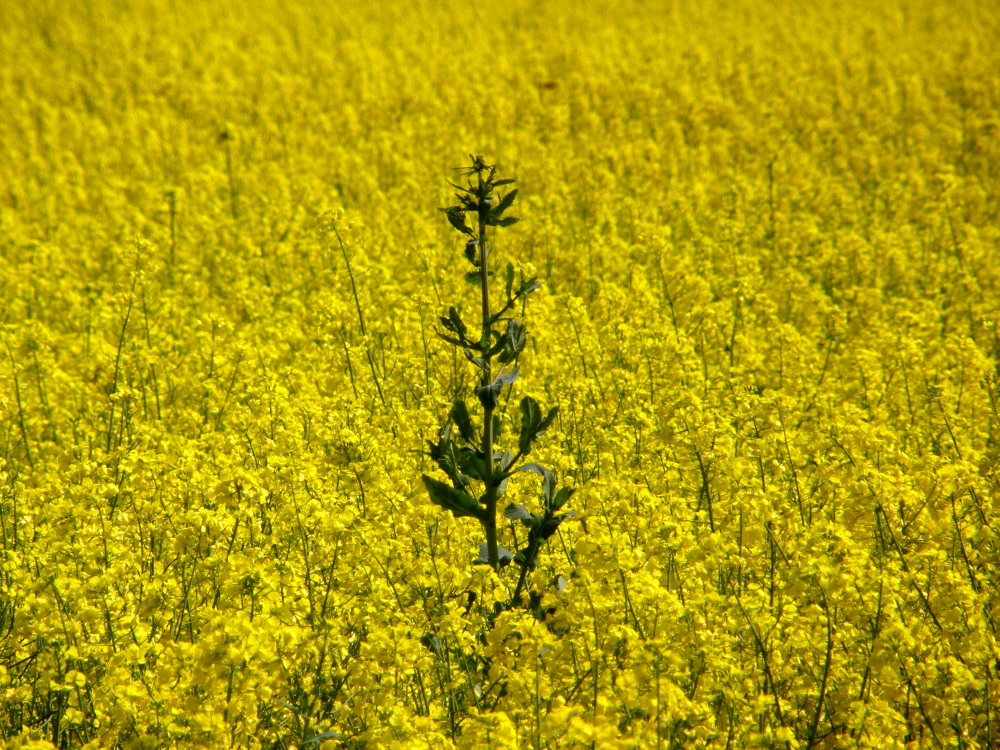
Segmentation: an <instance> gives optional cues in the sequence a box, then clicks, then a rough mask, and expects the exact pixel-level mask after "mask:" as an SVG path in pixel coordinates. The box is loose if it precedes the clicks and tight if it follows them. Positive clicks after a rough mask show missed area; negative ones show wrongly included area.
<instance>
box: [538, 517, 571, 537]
mask: <svg viewBox="0 0 1000 750" xmlns="http://www.w3.org/2000/svg"><path fill="white" fill-rule="evenodd" d="M575 515H576V511H575V510H571V511H568V512H566V513H560V514H559V515H557V516H551V517H548V518H546V519H545V520H544V521H542V526H541V528H540V529H539V530H538V536H540V537H541V538H542V539H548V538H549V537H550V536H552V535H553V534H555V533H556V530H557V529H558V528H559V524H561V523H562V522H563V521H565V520H566V519H567V518H572V517H573V516H575Z"/></svg>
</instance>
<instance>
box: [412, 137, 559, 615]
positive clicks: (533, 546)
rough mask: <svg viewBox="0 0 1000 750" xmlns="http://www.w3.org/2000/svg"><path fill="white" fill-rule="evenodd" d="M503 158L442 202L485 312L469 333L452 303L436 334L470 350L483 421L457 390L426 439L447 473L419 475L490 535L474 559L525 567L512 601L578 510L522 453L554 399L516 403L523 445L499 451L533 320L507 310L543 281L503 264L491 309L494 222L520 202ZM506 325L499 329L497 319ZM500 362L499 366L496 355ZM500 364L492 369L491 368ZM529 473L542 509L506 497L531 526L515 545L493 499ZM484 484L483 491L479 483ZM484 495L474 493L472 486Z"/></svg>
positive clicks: (477, 170) (474, 169)
mask: <svg viewBox="0 0 1000 750" xmlns="http://www.w3.org/2000/svg"><path fill="white" fill-rule="evenodd" d="M496 172H497V165H495V164H494V165H488V164H486V162H485V161H484V160H483V158H482V157H481V156H475V157H472V164H471V166H470V167H469V168H467V169H466V170H465V171H464V172H463V176H465V177H473V176H474V177H475V179H474V180H470V181H469V182H468V184H467V185H466V186H465V187H463V186H461V185H455V184H454V183H452V185H453V187H455V188H457V189H458V191H459V192H458V193H456V197H457V198H458V204H457V205H454V206H449V207H447V208H443V209H441V210H442V211H444V213H445V215H446V216H447V217H448V221H449V222H450V223H451V225H452V227H454V228H455V229H456V230H457V231H459V232H461V233H462V234H463V235H465V237H466V244H465V258H466V260H467V261H468V262H469V263H470V264H471V265H472V269H473V270H471V271H469V272H467V273H466V274H465V278H466V280H467V281H468V282H469V283H471V284H476V285H477V286H478V287H479V291H480V305H481V311H480V321H479V326H478V328H479V331H478V335H476V334H474V333H472V332H471V331H470V329H469V327H468V326H466V324H465V322H464V321H463V320H462V318H461V315H460V314H459V312H458V309H457V308H456V307H455V306H452V307H450V308H449V309H448V314H447V315H446V316H442V317H441V318H440V321H441V326H442V330H440V331H439V332H438V335H439V336H440V337H441V338H442V339H444V340H445V341H446V342H448V343H449V344H451V345H452V346H455V347H458V348H460V349H461V350H462V352H463V354H464V355H465V357H466V359H468V360H469V362H470V363H472V365H473V366H474V367H475V368H476V370H478V387H476V388H475V394H476V397H477V398H478V400H479V403H480V406H481V407H482V417H481V424H480V426H479V428H478V429H477V426H476V425H475V424H474V422H473V418H472V414H471V413H470V412H469V408H468V406H467V405H466V403H465V401H464V400H463V399H461V398H459V399H456V400H455V402H454V404H453V405H452V408H451V412H450V413H449V415H448V417H449V419H448V421H447V422H446V424H445V426H444V428H443V429H442V430H441V434H440V436H439V439H438V441H437V442H436V443H431V444H430V450H429V453H430V456H431V458H432V459H434V461H435V462H436V463H437V465H438V467H439V468H440V469H441V470H442V471H443V472H444V473H445V474H446V475H447V477H448V479H449V480H450V482H442V481H439V480H437V479H434V478H433V477H430V476H428V475H426V474H425V475H424V476H423V480H424V484H425V485H426V486H427V490H428V492H429V493H430V496H431V500H432V501H433V502H434V503H436V504H437V505H440V506H441V507H442V508H444V509H446V510H448V511H450V512H451V513H452V514H453V515H455V516H456V517H458V518H475V519H476V520H477V521H479V524H480V526H481V527H482V529H483V533H484V535H485V537H486V541H485V543H483V544H481V545H480V547H481V551H480V555H479V557H478V558H477V559H476V560H475V562H476V563H478V564H485V565H489V566H490V567H491V568H493V569H494V570H496V571H498V572H499V571H500V570H502V569H503V568H505V567H507V566H508V565H511V564H514V565H516V566H518V567H519V568H520V573H519V575H518V580H517V584H516V587H515V588H514V593H513V596H512V597H511V605H512V606H513V605H516V604H519V603H520V601H521V592H522V590H523V588H524V585H525V581H526V579H527V574H528V573H529V572H530V571H531V570H532V569H534V567H535V565H536V561H537V557H538V554H539V552H540V550H541V548H542V543H543V542H544V541H545V540H546V539H548V538H549V537H550V536H552V535H553V534H554V533H555V532H556V530H557V529H558V527H559V524H560V523H561V522H562V521H563V520H565V519H566V518H568V517H570V516H572V515H573V511H568V512H562V513H560V512H559V511H560V510H561V508H562V507H563V506H564V505H565V504H566V503H567V502H568V501H569V499H570V497H571V496H572V494H573V490H572V489H571V488H568V487H563V488H561V489H560V490H558V491H556V489H555V478H554V476H553V474H552V472H551V471H549V469H547V468H545V467H544V466H541V465H539V464H537V463H523V464H521V465H518V461H520V460H521V459H522V458H524V457H525V456H527V455H528V454H529V453H530V452H531V448H532V445H533V444H534V442H535V441H536V440H537V439H538V438H539V437H540V436H541V435H542V433H544V432H545V430H546V429H547V428H548V427H549V426H550V425H551V424H552V422H553V421H554V420H555V418H556V416H557V414H558V408H556V407H553V408H552V409H550V410H549V412H548V414H546V415H545V416H542V411H541V408H540V407H539V405H538V403H537V402H536V401H535V400H534V399H533V398H531V397H530V396H525V397H524V398H522V399H521V402H520V412H521V425H520V431H519V433H518V437H517V450H516V451H512V450H498V449H497V442H498V439H499V437H500V425H501V423H502V419H501V417H502V414H500V413H498V408H499V397H500V394H501V392H502V391H503V389H504V387H508V388H509V387H510V386H511V385H512V384H513V383H514V382H515V381H516V380H517V376H518V368H517V363H518V361H519V360H520V357H521V354H522V352H523V351H524V348H525V346H526V345H527V329H526V327H525V326H524V325H523V324H522V323H521V322H520V321H519V320H517V319H516V318H513V317H510V316H508V312H510V311H512V310H513V309H514V307H515V303H516V302H517V301H518V300H522V301H525V300H526V298H527V296H528V295H530V294H531V293H532V292H534V291H536V290H537V289H538V288H539V287H541V283H540V282H539V281H538V279H537V278H536V277H533V278H530V279H525V278H524V276H523V275H522V276H521V278H520V281H519V283H518V284H517V286H516V287H515V284H514V277H515V271H514V265H513V264H512V263H507V265H506V268H505V271H504V277H505V282H506V284H505V294H504V296H503V298H502V300H503V304H502V305H500V306H499V309H497V310H494V309H493V307H492V304H491V296H490V294H491V292H490V279H491V277H492V276H493V275H494V274H493V271H492V270H491V268H490V265H491V263H490V261H491V253H492V247H491V245H490V242H489V240H490V237H491V232H490V227H495V228H503V227H509V226H511V225H512V224H515V223H517V222H518V221H519V220H520V219H518V218H516V217H510V216H504V213H505V212H506V211H507V210H508V209H510V208H511V206H513V204H514V199H515V198H516V197H517V190H516V189H512V190H510V192H508V193H506V194H500V193H498V192H497V188H499V187H502V186H505V185H512V184H514V180H512V179H497V175H496ZM470 214H471V215H472V216H474V217H475V218H476V220H477V221H476V222H475V224H477V225H478V231H477V230H474V229H473V228H472V227H471V226H469V224H468V223H467V221H466V218H467V217H468V216H469V215H470ZM500 323H505V324H506V329H505V330H504V331H503V332H502V333H501V332H498V330H497V328H498V326H499V324H500ZM496 363H499V368H495V364H496ZM495 369H496V372H494V370H495ZM520 472H531V473H534V474H537V475H538V476H539V477H541V479H542V497H541V512H540V513H535V512H532V511H529V510H528V509H527V508H526V507H525V506H524V505H513V504H511V505H508V506H507V507H506V509H505V510H504V517H505V518H507V519H509V520H512V521H520V522H521V523H523V524H524V525H525V526H527V527H528V539H527V542H526V544H525V546H524V547H523V548H522V549H521V550H519V551H517V552H512V551H510V550H507V549H505V548H504V547H502V546H501V545H500V542H499V539H498V531H497V515H498V511H497V504H498V502H499V500H500V498H502V497H503V495H504V492H505V490H506V487H507V482H508V480H509V479H510V478H511V477H513V475H514V474H518V473H520ZM477 490H478V491H477ZM470 493H474V494H478V498H476V497H474V496H473V494H470Z"/></svg>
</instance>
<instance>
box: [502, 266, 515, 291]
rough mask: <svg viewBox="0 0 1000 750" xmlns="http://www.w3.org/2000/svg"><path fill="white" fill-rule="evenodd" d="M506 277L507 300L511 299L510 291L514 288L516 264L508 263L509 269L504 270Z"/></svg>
mask: <svg viewBox="0 0 1000 750" xmlns="http://www.w3.org/2000/svg"><path fill="white" fill-rule="evenodd" d="M504 275H505V276H506V277H507V299H510V290H511V289H513V288H514V264H513V263H508V264H507V268H505V269H504Z"/></svg>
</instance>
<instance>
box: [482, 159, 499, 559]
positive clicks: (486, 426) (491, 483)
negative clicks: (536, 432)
mask: <svg viewBox="0 0 1000 750" xmlns="http://www.w3.org/2000/svg"><path fill="white" fill-rule="evenodd" d="M477 177H478V179H479V273H480V277H479V278H480V282H481V283H480V286H481V287H482V291H483V337H482V338H481V339H480V348H481V351H482V355H483V361H484V362H485V363H486V367H485V368H484V370H483V378H482V385H483V387H488V386H489V385H490V383H492V382H493V363H492V357H490V355H489V351H490V343H491V340H492V328H493V326H492V322H491V318H492V312H491V310H490V271H489V245H488V243H487V241H486V239H487V236H486V216H487V213H488V212H489V206H487V205H486V195H485V190H484V189H483V175H482V172H480V173H479V174H478V175H477ZM483 459H484V462H485V466H486V481H485V484H486V520H485V521H483V530H484V531H485V532H486V556H487V561H488V563H489V566H490V567H491V568H493V570H500V552H499V550H498V548H497V487H496V482H495V480H494V474H493V469H494V465H493V407H492V406H484V407H483Z"/></svg>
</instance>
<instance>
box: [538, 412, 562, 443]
mask: <svg viewBox="0 0 1000 750" xmlns="http://www.w3.org/2000/svg"><path fill="white" fill-rule="evenodd" d="M558 414H559V407H558V406H553V407H552V408H551V409H549V413H548V414H546V415H545V419H543V420H542V421H541V423H540V424H539V425H538V431H537V432H536V433H535V436H536V437H537V436H539V435H541V434H542V433H543V432H545V431H546V430H547V429H549V425H550V424H552V422H553V421H554V420H555V418H556V416H557V415H558Z"/></svg>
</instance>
